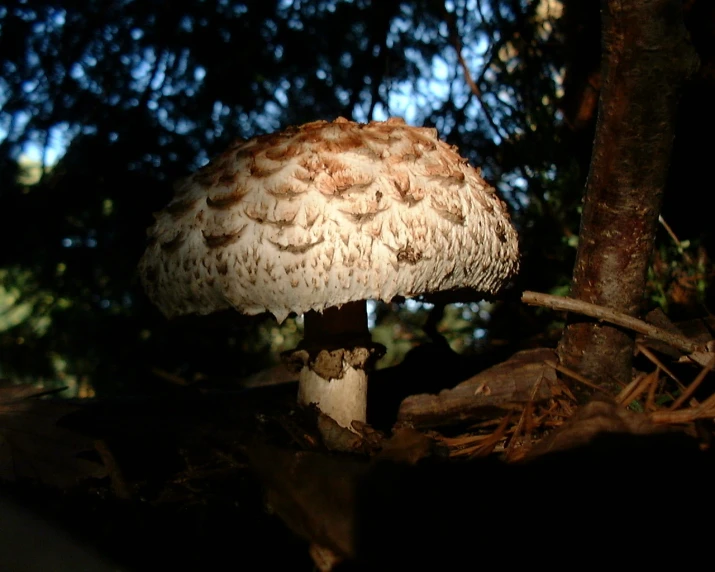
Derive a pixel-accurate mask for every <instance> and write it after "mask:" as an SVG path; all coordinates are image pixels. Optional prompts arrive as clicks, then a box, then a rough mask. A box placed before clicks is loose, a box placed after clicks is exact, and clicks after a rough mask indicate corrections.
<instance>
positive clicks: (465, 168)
mask: <svg viewBox="0 0 715 572" xmlns="http://www.w3.org/2000/svg"><path fill="white" fill-rule="evenodd" d="M154 216H155V222H154V224H153V226H152V227H151V228H150V229H149V231H148V235H149V245H148V248H147V250H146V252H145V254H144V255H143V257H142V259H141V262H140V264H139V270H140V273H141V276H142V281H143V284H144V288H145V289H146V292H147V294H148V295H149V298H150V299H151V300H152V301H153V302H154V303H155V304H156V305H157V306H158V307H159V308H160V310H161V311H162V312H163V313H164V314H165V315H166V316H168V317H172V316H177V315H181V314H190V313H196V314H208V313H211V312H215V311H217V310H221V309H225V308H234V309H236V310H238V311H239V312H242V313H244V314H249V315H254V314H259V313H262V312H270V313H271V314H273V315H274V316H275V318H276V319H277V320H278V322H282V321H283V320H284V319H285V318H286V317H287V316H288V315H289V314H290V313H291V312H294V313H296V314H303V313H304V314H305V335H304V339H303V341H302V342H301V343H300V345H299V347H298V348H297V349H296V350H295V351H293V352H291V353H290V356H289V361H290V362H292V363H293V364H296V366H297V369H299V370H300V375H299V395H298V400H299V402H300V403H301V404H310V403H315V404H316V405H317V406H318V408H319V409H320V410H321V411H322V412H323V413H325V414H327V415H328V416H330V417H332V418H333V419H334V420H335V421H337V423H339V424H340V425H342V426H343V427H348V428H350V427H351V423H352V421H354V420H357V421H362V422H364V421H365V419H366V402H367V374H366V371H367V370H369V368H370V367H371V365H372V364H373V363H374V362H375V360H376V359H377V358H378V357H379V355H380V354H381V346H378V345H376V344H372V343H371V342H370V334H369V332H368V329H367V313H366V306H365V301H366V300H368V299H379V300H383V301H386V302H389V301H390V300H392V299H393V298H395V297H396V296H404V297H411V296H417V295H420V294H425V293H430V292H435V291H441V290H449V289H454V288H460V287H471V288H474V289H476V290H478V291H480V292H482V293H485V294H493V293H495V292H496V291H497V290H498V289H499V288H500V287H501V286H502V285H503V284H504V282H506V281H507V280H508V279H509V278H510V277H511V276H513V275H514V274H515V272H516V271H517V269H518V258H519V255H518V244H517V236H516V231H515V230H514V228H513V226H512V225H511V222H510V219H509V215H508V214H507V211H506V207H505V205H504V203H502V202H501V201H500V200H499V198H497V196H496V194H495V191H494V189H492V188H490V187H489V185H487V183H486V182H485V181H484V179H483V178H482V177H481V174H480V171H479V170H478V169H474V168H473V167H471V166H470V165H469V164H468V163H467V160H466V159H464V158H462V157H461V156H460V155H459V153H458V152H457V149H456V147H451V146H449V145H447V144H446V143H443V142H442V141H440V140H439V139H438V136H437V131H436V130H435V129H430V128H420V127H410V126H408V125H406V124H405V122H404V121H403V120H402V119H398V118H392V119H389V120H387V121H385V122H378V121H373V122H371V123H368V124H359V123H355V122H352V121H348V120H347V119H344V118H338V119H336V120H335V121H333V122H327V121H315V122H313V123H308V124H305V125H301V126H299V127H290V128H288V129H286V130H285V131H282V132H280V133H274V134H269V135H262V136H259V137H254V138H253V139H250V140H248V141H237V142H235V143H233V145H232V146H231V147H229V149H228V150H227V151H225V152H224V153H223V154H222V155H220V156H219V157H218V158H217V159H215V160H214V161H212V162H211V163H209V164H208V165H206V166H205V167H203V168H202V169H200V170H199V171H198V172H196V173H194V174H193V175H191V176H189V177H188V178H187V179H185V180H183V181H182V182H180V183H179V184H178V185H177V186H176V193H175V196H174V198H173V200H172V201H171V202H170V203H169V205H168V206H167V207H166V208H165V209H164V210H162V211H160V212H158V213H156V214H155V215H154Z"/></svg>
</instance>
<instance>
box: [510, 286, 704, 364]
mask: <svg viewBox="0 0 715 572" xmlns="http://www.w3.org/2000/svg"><path fill="white" fill-rule="evenodd" d="M521 301H522V302H524V303H525V304H529V305H531V306H543V307H546V308H551V309H553V310H561V311H566V312H576V313H577V314H583V315H584V316H590V317H591V318H596V319H597V320H599V321H602V322H609V323H611V324H615V325H616V326H621V327H623V328H628V329H629V330H633V331H635V332H638V333H640V334H643V335H645V336H649V337H651V338H654V339H656V340H660V341H661V342H665V343H666V344H668V345H670V346H673V347H674V348H676V349H679V350H680V351H683V352H686V353H689V354H690V353H694V352H696V351H697V350H702V347H701V346H700V345H699V344H697V343H696V342H694V341H693V340H691V339H690V338H686V337H685V336H681V335H678V334H674V333H672V332H669V331H667V330H663V329H661V328H658V327H656V326H654V325H652V324H649V323H648V322H644V321H643V320H639V319H638V318H634V317H633V316H628V315H627V314H624V313H622V312H618V311H617V310H612V309H610V308H604V307H603V306H598V305H596V304H591V303H589V302H583V301H582V300H575V299H574V298H566V297H563V296H552V295H550V294H542V293H539V292H524V293H523V294H522V296H521Z"/></svg>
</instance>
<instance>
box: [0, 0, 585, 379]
mask: <svg viewBox="0 0 715 572" xmlns="http://www.w3.org/2000/svg"><path fill="white" fill-rule="evenodd" d="M561 9H562V5H561V2H559V1H558V0H531V1H529V0H519V1H512V0H488V1H487V0H447V1H446V2H444V3H442V2H439V1H437V0H415V1H399V0H381V1H379V2H378V1H374V2H370V1H368V0H318V1H315V2H308V1H304V0H264V1H261V2H258V1H253V0H245V1H243V2H233V1H228V0H186V1H184V2H155V1H151V2H140V1H138V0H119V1H116V2H100V1H97V0H72V1H70V2H64V3H59V4H58V3H56V2H51V1H49V0H33V1H32V2H28V1H27V0H14V1H11V0H6V1H5V2H4V3H2V4H0V70H2V72H1V73H0V157H1V158H2V162H1V163H0V213H2V224H1V225H0V239H1V240H2V241H3V244H4V245H5V248H3V250H2V254H1V255H0V269H1V270H0V272H2V274H1V275H0V276H2V281H1V282H0V288H1V289H0V320H1V321H0V324H1V325H0V330H1V331H0V368H2V369H1V370H0V375H5V376H10V375H12V376H25V375H35V376H37V375H42V376H53V375H55V376H58V374H59V372H58V370H57V366H56V364H57V363H58V359H60V360H61V362H62V363H64V364H66V365H65V366H63V367H65V369H66V370H67V371H68V372H69V373H70V374H71V375H74V376H77V378H78V379H79V378H86V379H90V380H91V381H92V382H93V383H94V385H95V387H96V389H97V391H100V392H107V391H128V390H130V389H132V388H134V389H136V388H144V389H145V388H147V387H157V386H160V382H158V381H157V380H156V378H155V377H153V376H152V375H151V373H150V372H151V369H152V368H159V369H163V370H166V371H170V372H173V373H176V374H178V375H182V376H185V377H187V378H189V379H192V378H193V377H194V376H195V375H196V374H197V373H206V374H212V375H223V376H233V377H237V376H240V375H243V374H246V373H250V372H251V371H253V370H255V369H257V368H259V367H261V366H262V365H264V364H266V363H268V362H269V361H270V359H272V358H271V356H275V353H276V351H277V350H278V349H279V346H281V345H282V344H280V343H278V340H279V339H280V338H283V342H284V343H285V344H286V346H287V345H290V344H291V343H293V339H295V337H296V336H297V333H298V332H299V330H297V329H296V325H295V323H294V322H290V323H288V324H287V325H286V326H285V327H280V328H279V327H277V326H275V325H274V324H273V322H271V321H266V320H264V319H262V318H259V319H244V318H241V317H237V316H218V317H216V318H212V319H203V320H192V319H187V320H180V321H178V322H176V323H174V324H169V323H167V322H166V321H165V320H164V319H163V318H162V317H161V316H159V315H158V312H157V311H156V310H155V309H153V308H151V307H150V306H149V303H148V301H147V300H146V298H145V297H144V295H143V293H142V292H141V289H140V288H139V285H138V281H137V278H136V271H135V267H136V262H137V260H138V258H139V256H140V254H141V252H142V249H143V243H144V229H145V228H146V227H147V226H148V225H149V224H150V222H151V216H150V213H151V212H152V211H155V210H157V209H159V208H161V207H162V206H163V205H164V204H166V202H167V201H168V199H169V197H170V196H171V187H170V184H171V182H172V181H174V180H175V179H176V178H177V177H180V176H182V175H185V174H186V173H188V172H189V171H191V170H193V169H195V168H196V167H198V166H200V165H202V164H203V163H205V162H206V161H207V159H208V158H209V157H210V156H212V155H214V154H215V153H216V152H217V151H219V150H220V149H221V148H222V147H223V146H225V145H226V144H227V142H228V141H229V140H231V139H232V138H235V137H244V138H246V137H251V136H254V135H256V134H259V133H264V132H269V131H273V130H275V129H278V128H282V127H284V126H287V125H290V124H296V123H300V122H304V121H309V120H314V119H318V118H322V119H331V118H334V117H336V116H339V115H343V116H347V117H350V118H353V119H357V120H362V121H365V120H369V119H373V118H374V119H381V118H384V117H386V116H388V115H403V116H405V117H406V118H407V120H408V121H409V122H411V123H414V124H426V125H433V126H435V127H437V128H438V129H439V131H440V133H441V134H442V136H443V137H444V138H446V139H447V140H448V141H449V142H450V143H454V144H457V145H459V146H460V149H461V151H462V152H463V153H464V154H465V155H467V156H468V157H469V158H470V159H471V160H472V161H473V163H474V164H476V165H480V166H481V167H482V168H483V170H484V173H485V175H486V176H487V178H488V179H489V180H491V181H494V182H497V181H498V182H499V183H498V186H499V189H500V191H501V192H502V193H503V196H504V197H505V198H506V199H507V200H508V202H509V203H510V205H511V207H512V209H513V212H514V219H515V221H516V223H517V225H518V227H519V229H520V232H521V235H522V239H523V251H524V261H523V272H522V275H521V277H520V278H519V282H518V285H523V284H526V283H528V284H529V286H530V288H532V289H539V290H549V289H552V288H554V287H558V286H563V285H564V284H566V283H567V281H568V275H569V273H570V270H571V266H572V260H573V247H574V240H573V237H575V236H576V234H577V224H578V216H579V213H578V205H579V201H580V198H581V189H582V183H583V180H584V178H585V173H584V172H583V168H582V167H580V165H583V164H584V160H583V155H584V153H580V154H579V153H574V151H573V147H572V145H571V142H572V140H573V137H574V134H573V132H572V131H571V130H570V129H568V128H567V126H566V125H565V124H564V122H563V115H562V112H561V110H560V107H559V105H560V100H561V98H562V97H563V95H564V92H563V81H564V73H565V67H564V66H565V65H566V58H565V55H564V54H565V52H564V47H563V30H562V29H561V27H562V26H563V25H564V24H563V22H562V20H563V19H562V18H561V15H562V14H561ZM472 82H473V83H472ZM470 84H471V85H470ZM585 152H586V153H587V152H588V149H586V151H585ZM28 161H29V162H28ZM585 163H587V161H585ZM544 260H546V261H547V262H546V264H545V263H544ZM498 311H500V310H499V308H497V312H498ZM456 312H459V310H456ZM512 314H513V313H512ZM384 315H386V314H385V313H384V312H383V313H382V314H381V316H384ZM401 315H402V316H403V317H404V316H405V314H404V312H403V313H402V314H401ZM415 320H416V323H415V328H417V327H418V324H420V323H421V322H422V321H423V320H424V313H420V312H418V314H417V315H416V318H415ZM378 322H379V320H378ZM463 322H464V323H463V324H462V325H463V326H464V328H465V334H464V335H465V336H468V335H470V334H467V333H466V332H470V333H471V332H472V331H473V330H474V329H475V328H481V327H484V325H483V324H481V322H480V321H479V320H478V319H476V318H475V316H472V317H471V318H469V319H468V320H466V321H463ZM450 323H451V324H453V325H454V323H455V319H454V317H452V318H450ZM540 323H543V321H542V322H540ZM269 324H270V325H269ZM535 329H538V325H536V324H533V323H532V324H531V326H529V327H528V328H526V329H524V330H521V329H520V328H518V327H516V326H515V327H514V328H513V337H515V338H518V337H520V336H526V335H528V334H529V333H530V332H533V331H534V330H535ZM417 336H418V338H416V339H423V338H420V337H419V335H418V334H417ZM19 340H23V341H22V342H21V343H20V342H19ZM465 340H467V338H466V337H464V338H463V339H462V341H461V342H459V343H461V344H463V343H465ZM467 343H469V342H467ZM280 349H285V346H284V347H283V348H280ZM404 349H406V348H403V349H402V350H400V351H404ZM53 356H54V358H53ZM395 359H397V358H395ZM53 364H55V365H53Z"/></svg>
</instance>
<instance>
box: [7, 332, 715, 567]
mask: <svg viewBox="0 0 715 572" xmlns="http://www.w3.org/2000/svg"><path fill="white" fill-rule="evenodd" d="M645 347H646V346H642V348H645ZM653 351H655V350H653ZM639 353H640V357H639V358H638V359H637V360H636V366H637V368H640V369H636V370H635V371H634V378H633V382H632V383H631V384H629V385H628V386H626V387H623V388H622V391H621V392H620V393H619V395H616V396H602V397H601V398H597V399H596V400H595V401H593V402H591V403H590V404H588V405H586V406H582V407H577V403H576V400H575V398H574V397H573V395H572V394H571V391H570V389H569V385H567V384H566V383H564V379H567V378H568V377H569V374H568V372H566V374H564V372H559V370H558V367H557V366H556V364H555V362H554V361H553V360H554V357H553V356H554V353H553V350H547V349H533V350H528V351H526V352H521V353H518V354H516V355H515V356H514V357H513V358H512V359H510V360H507V361H505V362H503V363H500V364H497V365H496V366H494V367H493V368H489V369H487V370H485V371H482V372H480V373H478V374H477V375H473V376H471V377H469V379H467V380H466V381H464V382H462V383H461V384H458V385H456V386H455V387H454V388H452V389H449V390H445V391H442V392H441V393H439V394H438V395H436V396H435V395H432V396H428V395H422V396H413V397H411V398H408V399H407V400H404V401H402V405H401V407H400V410H399V414H398V413H397V412H395V411H393V413H392V415H393V418H392V419H391V418H390V417H389V415H388V416H387V417H380V418H379V419H380V422H379V423H377V427H376V428H373V427H371V426H360V427H357V429H358V435H356V434H355V433H353V432H350V431H347V430H345V431H343V430H341V429H339V428H335V427H331V426H329V425H328V426H326V425H325V422H326V421H325V419H324V418H322V417H321V416H320V415H319V414H318V413H317V412H316V411H315V410H301V409H298V408H297V407H296V406H295V392H296V387H295V384H294V383H281V384H278V385H273V386H270V385H269V386H265V387H259V388H253V389H250V390H233V391H232V390H230V389H226V388H225V387H223V388H213V389H212V388H208V389H207V388H205V387H201V386H196V387H194V386H190V387H180V386H177V387H175V388H172V389H171V390H169V391H164V392H162V394H161V395H155V396H143V397H133V398H126V399H119V400H117V399H114V400H108V401H98V402H94V403H90V404H87V405H85V404H81V405H79V404H69V403H61V402H57V401H55V400H52V399H50V400H48V399H37V396H36V393H37V390H33V389H24V390H21V389H19V388H18V387H17V386H14V387H13V386H6V387H4V388H2V389H1V390H0V435H1V436H2V447H0V477H2V479H3V481H4V483H3V484H2V487H1V488H0V501H2V499H3V498H12V499H13V502H18V503H19V504H20V505H21V506H23V507H24V509H25V510H28V511H30V513H31V514H33V515H37V517H38V518H39V517H41V518H42V519H43V521H44V520H47V521H48V522H50V523H51V524H50V526H51V529H50V530H60V529H61V530H65V531H70V534H71V540H67V546H66V548H68V549H69V548H71V546H70V545H71V544H74V543H79V544H81V545H84V546H90V547H92V550H96V551H98V552H99V553H100V554H102V555H103V557H104V558H107V559H109V560H110V561H111V562H112V563H114V564H116V567H114V566H112V567H111V568H106V569H108V570H109V569H113V570H114V569H116V570H120V569H121V570H125V571H143V570H147V571H148V570H152V571H155V570H197V569H199V570H205V571H211V570H224V569H227V568H228V567H229V566H232V567H234V566H235V567H236V568H239V569H246V570H254V569H255V570H258V569H291V570H296V571H297V570H313V569H315V567H316V566H317V567H318V569H324V570H330V569H334V570H351V569H356V570H381V569H385V570H394V569H400V568H403V567H416V568H418V569H432V568H434V569H457V568H460V564H459V563H461V562H463V561H464V559H479V558H484V557H485V555H488V554H494V553H499V554H502V555H503V556H504V557H505V558H507V561H508V563H509V564H511V565H514V564H521V563H523V564H527V563H531V562H533V561H534V559H536V558H537V556H538V555H541V556H538V557H539V558H550V559H554V558H556V556H555V555H556V554H558V553H560V552H559V551H565V552H564V554H565V553H568V552H569V550H571V549H573V548H574V547H577V546H583V545H584V544H586V545H588V546H589V547H590V548H589V549H588V550H589V554H590V556H589V561H591V560H601V559H602V560H603V561H604V562H608V559H609V558H618V559H619V561H620V562H623V561H624V559H625V561H628V560H632V561H633V562H634V563H639V564H641V565H642V564H644V563H649V562H653V563H658V564H662V563H663V562H665V561H667V560H668V559H670V558H671V557H672V558H673V561H674V562H677V563H678V564H679V565H682V564H683V563H684V562H686V561H688V560H689V559H693V560H696V558H697V557H699V554H700V552H701V548H702V547H704V546H707V545H708V544H707V543H708V542H710V540H708V539H709V538H711V524H703V525H697V524H695V523H696V522H697V521H698V519H702V518H703V517H704V516H706V517H707V518H710V516H711V514H712V512H711V511H712V509H713V508H715V502H713V499H712V498H711V497H712V496H713V494H712V490H713V486H712V483H713V482H715V454H714V453H713V451H712V447H711V444H712V436H713V427H714V426H713V421H712V418H713V414H712V412H711V411H710V409H709V407H710V405H708V404H709V403H710V402H711V401H713V398H712V397H711V395H710V394H711V393H712V392H711V391H710V390H708V389H707V388H704V387H703V386H702V381H703V379H704V378H705V377H706V375H707V372H708V371H709V368H708V367H703V366H698V365H697V364H692V363H690V364H682V363H681V364H678V363H677V362H678V360H677V359H676V358H677V356H670V358H669V359H670V360H671V361H670V362H669V363H668V365H667V366H666V365H665V364H664V363H663V362H662V361H660V359H665V358H663V357H662V356H661V358H657V357H654V356H655V354H654V353H653V352H651V350H648V349H646V350H645V353H644V351H643V349H641V350H640V352H639ZM648 353H650V355H647V354H648ZM654 359H655V360H656V361H653V360H654ZM394 373H395V374H397V373H400V374H401V375H404V373H405V372H404V371H402V372H399V370H395V372H394ZM557 373H559V374H560V375H557ZM684 376H690V378H692V377H694V379H693V381H691V382H688V383H685V382H681V381H680V379H681V378H683V379H684ZM562 378H563V379H562ZM701 378H702V379H701ZM383 383H389V382H385V381H384V380H383ZM396 383H397V382H396ZM693 384H695V387H693ZM690 389H692V390H690ZM678 395H680V396H683V395H685V398H684V399H680V398H679V397H678ZM387 401H388V402H391V403H394V402H395V399H394V396H393V398H392V401H390V400H389V399H388V400H387ZM674 404H677V407H675V408H674V407H673V405H674ZM394 416H397V417H398V419H397V422H395V419H394ZM58 420H59V425H57V421H58ZM318 427H320V428H321V429H320V430H319V429H318ZM326 427H327V428H326ZM321 431H322V433H321ZM326 431H337V432H338V434H337V439H336V434H335V433H333V434H332V440H333V441H334V442H338V443H342V446H341V447H342V448H343V449H346V450H348V451H349V452H344V451H343V452H339V451H330V450H328V449H327V448H326V447H325V445H324V444H323V440H322V435H325V434H326V433H325V432H326ZM0 504H1V503H0ZM2 526H6V527H12V526H13V523H12V522H10V521H8V520H7V517H6V521H5V523H4V524H3V520H2V516H0V528H2ZM38 530H39V529H38ZM36 534H37V535H38V536H37V537H36V538H32V539H31V540H28V539H26V540H27V541H28V546H29V548H27V549H26V550H27V551H29V552H28V554H30V556H32V553H33V552H35V554H36V551H37V547H36V546H35V543H40V546H42V545H45V546H51V545H50V544H45V543H46V542H47V537H46V536H42V533H40V532H37V533H36ZM658 539H663V542H665V543H666V544H667V546H669V547H670V548H669V549H668V550H666V551H665V552H664V551H663V550H662V548H663V547H654V545H653V542H657V541H658ZM701 541H702V543H703V544H702V545H701V544H700V542H701ZM643 543H646V544H643ZM624 545H627V546H628V551H627V553H626V555H625V556H624V555H623V554H621V553H620V551H622V550H623V547H624ZM60 546H62V543H60ZM596 546H597V548H594V547H596ZM679 546H680V547H681V548H677V547H679ZM569 547H571V548H569ZM683 547H687V549H686V550H683V549H682V548H683ZM8 549H12V550H13V551H14V552H15V553H16V554H15V557H18V558H19V556H18V555H19V554H20V553H21V552H22V551H23V550H25V549H24V548H23V545H22V544H19V543H18V544H15V545H13V546H11V547H10V548H8V544H7V541H6V544H4V545H3V543H2V542H0V561H2V557H3V550H6V551H7V550H8ZM48 550H49V549H48ZM63 551H64V548H56V547H55V548H52V550H51V552H52V554H50V555H47V554H46V555H45V556H46V558H45V559H44V560H42V565H41V566H40V564H37V565H36V567H29V568H27V567H26V568H22V567H19V566H18V567H15V568H13V567H10V568H4V569H8V570H13V572H14V570H18V571H19V570H27V571H28V572H29V571H31V570H40V568H42V570H43V571H44V570H48V569H52V570H53V571H58V572H59V571H62V570H65V569H67V570H72V568H71V567H70V568H63V567H62V565H61V563H62V562H63V561H64V562H65V564H66V561H67V559H68V558H69V560H71V558H70V557H69V556H67V555H66V554H64V552H63ZM32 558H35V557H34V556H32ZM47 558H49V560H47ZM53 558H54V560H53ZM33 561H35V560H33ZM36 562H39V560H37V561H36ZM341 562H342V563H341ZM505 562H506V561H505ZM554 562H556V564H554V565H555V566H556V567H560V566H561V564H559V563H558V562H562V564H564V565H565V562H566V561H560V560H558V558H556V560H555V561H554ZM569 562H570V561H569ZM94 570H97V572H99V571H100V570H104V568H94Z"/></svg>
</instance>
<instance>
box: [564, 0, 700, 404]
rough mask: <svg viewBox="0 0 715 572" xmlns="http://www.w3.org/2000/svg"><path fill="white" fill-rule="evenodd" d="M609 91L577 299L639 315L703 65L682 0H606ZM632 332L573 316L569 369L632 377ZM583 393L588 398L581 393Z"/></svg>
mask: <svg viewBox="0 0 715 572" xmlns="http://www.w3.org/2000/svg"><path fill="white" fill-rule="evenodd" d="M601 7H602V10H601V12H602V45H603V51H604V57H603V59H602V72H601V74H602V78H603V84H602V85H603V89H602V91H601V98H600V102H599V109H598V123H597V126H596V138H595V141H594V148H593V155H592V158H591V168H590V171H589V175H588V181H587V183H586V198H585V202H584V209H583V215H582V218H581V231H580V235H579V236H580V239H579V247H578V252H577V257H576V265H575V268H574V274H573V286H572V296H573V297H575V298H578V299H581V300H584V301H587V302H591V303H594V304H599V305H602V306H606V307H609V308H613V309H616V310H620V311H622V312H624V313H626V314H629V315H633V316H635V315H638V314H639V313H640V310H641V304H642V301H643V292H644V288H645V281H646V272H647V269H648V263H649V259H650V255H651V251H652V247H653V242H654V239H655V231H656V225H657V221H658V215H659V213H660V206H661V201H662V196H663V190H664V188H665V183H666V177H667V173H668V166H669V161H670V152H671V147H672V142H673V135H674V131H675V115H676V108H677V102H678V98H679V94H680V91H681V87H682V85H683V83H684V81H685V80H686V79H687V77H688V76H689V75H691V74H692V73H693V72H694V71H695V69H696V67H697V56H696V55H695V52H694V50H693V49H692V46H691V45H690V43H689V42H688V39H687V33H686V30H685V27H684V25H683V19H682V14H681V7H680V1H679V0H602V2H601ZM632 354H633V338H632V336H631V335H630V334H629V333H628V332H626V331H624V330H620V329H618V328H616V327H613V326H608V325H605V324H599V323H595V322H594V321H592V320H589V319H586V318H583V317H580V316H575V315H572V316H570V317H569V323H568V325H567V327H566V329H565V331H564V334H563V336H562V338H561V342H560V344H559V357H560V359H561V362H562V363H563V364H564V365H566V366H567V367H569V368H571V369H573V370H576V371H578V372H579V373H581V374H582V375H584V376H586V377H588V378H590V379H591V380H593V381H594V382H597V383H599V384H600V385H602V386H603V387H604V388H609V387H613V386H615V385H616V382H627V381H629V380H630V377H631V357H632ZM582 397H584V396H582Z"/></svg>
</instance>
